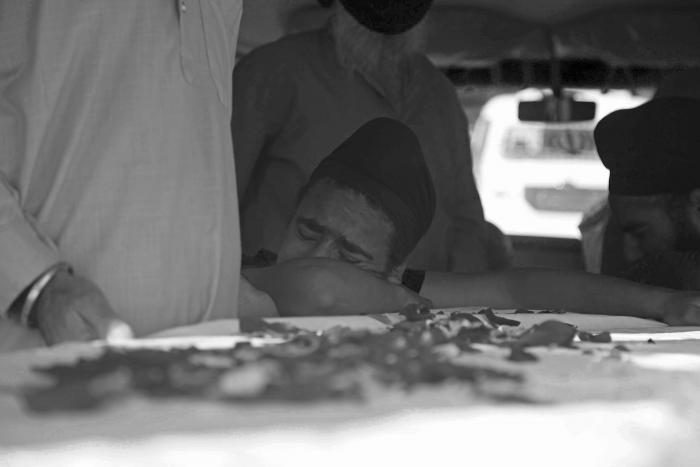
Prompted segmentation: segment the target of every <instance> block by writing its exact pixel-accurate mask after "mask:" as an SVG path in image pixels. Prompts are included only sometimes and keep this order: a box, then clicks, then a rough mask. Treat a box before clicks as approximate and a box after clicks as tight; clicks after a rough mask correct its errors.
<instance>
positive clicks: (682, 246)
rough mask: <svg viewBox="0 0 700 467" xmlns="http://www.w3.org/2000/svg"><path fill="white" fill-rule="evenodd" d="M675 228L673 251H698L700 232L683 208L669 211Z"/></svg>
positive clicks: (699, 249) (699, 247)
mask: <svg viewBox="0 0 700 467" xmlns="http://www.w3.org/2000/svg"><path fill="white" fill-rule="evenodd" d="M671 219H672V220H673V224H674V227H675V230H676V235H675V239H674V245H673V249H674V251H700V232H699V231H698V229H697V227H696V226H695V225H694V224H693V223H692V222H691V220H690V216H689V214H688V213H687V212H685V211H684V210H680V209H679V210H678V211H676V212H672V213H671Z"/></svg>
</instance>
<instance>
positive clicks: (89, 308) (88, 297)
mask: <svg viewBox="0 0 700 467" xmlns="http://www.w3.org/2000/svg"><path fill="white" fill-rule="evenodd" d="M33 313H34V314H35V316H36V319H37V322H38V325H39V331H41V334H42V336H43V337H44V340H45V341H46V343H47V344H49V345H54V344H58V343H60V342H64V341H87V340H93V339H115V338H116V339H119V338H130V337H131V336H132V331H131V328H130V327H129V326H128V325H127V324H126V323H124V322H123V321H122V320H120V319H119V318H118V317H117V315H116V313H114V311H113V310H112V308H111V307H110V306H109V303H107V299H106V298H105V296H104V295H103V294H102V292H101V291H100V289H99V288H98V287H97V286H96V285H95V284H93V283H92V282H90V281H89V280H87V279H85V278H82V277H79V276H74V275H72V274H70V273H68V272H66V271H59V272H58V273H56V275H55V276H54V277H53V278H52V279H51V281H50V282H49V283H48V284H47V285H46V287H45V288H44V290H43V291H42V292H41V295H40V296H39V299H38V300H37V302H36V304H35V305H34V311H33Z"/></svg>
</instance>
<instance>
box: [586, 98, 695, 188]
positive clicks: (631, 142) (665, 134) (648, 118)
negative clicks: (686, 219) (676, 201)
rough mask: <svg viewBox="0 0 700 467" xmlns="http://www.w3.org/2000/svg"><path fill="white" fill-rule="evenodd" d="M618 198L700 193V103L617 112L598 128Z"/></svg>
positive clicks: (652, 104)
mask: <svg viewBox="0 0 700 467" xmlns="http://www.w3.org/2000/svg"><path fill="white" fill-rule="evenodd" d="M594 135H595V143H596V147H597V149H598V154H599V155H600V158H601V160H602V161H603V164H605V166H606V167H607V168H608V169H609V170H610V182H609V190H610V193H611V194H614V195H632V196H647V195H656V194H663V193H687V192H689V191H691V190H693V189H695V188H700V100H699V99H691V98H686V97H662V98H656V99H652V100H650V101H649V102H646V103H645V104H642V105H640V106H639V107H635V108H633V109H623V110H617V111H615V112H612V113H611V114H609V115H608V116H606V117H605V118H603V119H602V120H601V121H600V122H599V123H598V126H596V129H595V133H594Z"/></svg>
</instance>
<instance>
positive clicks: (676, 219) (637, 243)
mask: <svg viewBox="0 0 700 467" xmlns="http://www.w3.org/2000/svg"><path fill="white" fill-rule="evenodd" d="M610 207H611V209H612V211H613V214H614V215H615V218H616V220H617V221H618V223H619V224H620V227H621V228H622V231H623V232H624V234H625V240H624V255H625V259H626V260H627V261H630V262H633V261H636V260H639V259H641V258H643V257H644V256H648V255H652V254H654V253H658V252H662V251H687V250H697V249H700V229H698V226H697V225H698V224H697V219H694V218H696V217H697V212H696V210H695V209H693V206H692V203H687V204H686V205H685V206H675V207H672V206H669V203H668V202H666V201H665V200H664V199H663V197H658V196H620V195H611V196H610Z"/></svg>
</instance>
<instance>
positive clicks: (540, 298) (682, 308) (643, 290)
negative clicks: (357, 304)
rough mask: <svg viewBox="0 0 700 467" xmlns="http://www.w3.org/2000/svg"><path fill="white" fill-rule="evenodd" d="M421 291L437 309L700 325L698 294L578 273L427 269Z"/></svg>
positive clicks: (546, 270)
mask: <svg viewBox="0 0 700 467" xmlns="http://www.w3.org/2000/svg"><path fill="white" fill-rule="evenodd" d="M421 295H423V296H424V297H426V298H428V299H430V300H431V301H432V302H433V303H434V304H435V306H437V307H445V308H446V307H453V306H466V305H473V306H491V307H494V308H504V309H508V308H535V309H537V308H540V309H543V308H562V309H566V310H568V311H572V312H577V313H588V314H607V315H620V316H637V317H640V318H648V319H660V320H664V321H667V322H669V324H681V323H683V324H691V323H695V324H700V311H699V310H698V305H697V303H696V302H700V293H681V292H676V291H673V290H670V289H664V288H659V287H650V286H645V285H642V284H637V283H634V282H630V281H626V280H623V279H617V278H613V277H608V276H599V275H594V274H588V273H583V272H576V271H564V270H548V269H514V270H509V271H504V272H498V273H490V274H478V275H476V274H474V275H466V274H453V273H441V272H428V273H426V277H425V282H424V284H423V288H422V289H421Z"/></svg>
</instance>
